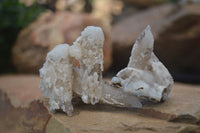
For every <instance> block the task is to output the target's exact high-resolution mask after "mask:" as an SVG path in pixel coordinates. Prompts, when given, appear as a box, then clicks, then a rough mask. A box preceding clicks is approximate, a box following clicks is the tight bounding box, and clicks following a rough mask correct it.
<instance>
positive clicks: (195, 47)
mask: <svg viewBox="0 0 200 133" xmlns="http://www.w3.org/2000/svg"><path fill="white" fill-rule="evenodd" d="M199 8H200V5H190V6H185V7H184V8H183V9H182V13H183V12H184V13H183V14H182V15H181V16H179V17H178V18H177V19H176V20H174V21H173V22H171V23H170V24H169V25H167V26H166V28H165V29H164V30H163V31H162V32H161V33H160V34H159V36H158V37H157V39H156V41H155V53H156V54H157V56H158V58H159V59H160V60H162V62H163V63H164V64H165V65H166V67H167V68H168V69H169V70H170V71H172V72H174V73H177V72H179V73H189V72H191V73H192V72H193V73H197V72H200V63H199V61H198V60H199V57H200V52H199V51H200V45H199V44H200V38H199V36H200V10H199ZM175 78H176V77H175ZM177 78H179V77H177ZM181 78H182V77H181ZM185 78H188V80H191V81H192V80H195V79H194V77H185ZM179 79H180V78H179ZM198 79H199V77H198ZM180 80H184V79H180ZM196 80H197V79H196ZM196 82H200V80H198V81H196Z"/></svg>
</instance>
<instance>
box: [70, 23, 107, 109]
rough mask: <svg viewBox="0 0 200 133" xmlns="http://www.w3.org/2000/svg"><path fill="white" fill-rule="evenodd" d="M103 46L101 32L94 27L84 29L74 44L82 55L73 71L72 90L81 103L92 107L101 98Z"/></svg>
mask: <svg viewBox="0 0 200 133" xmlns="http://www.w3.org/2000/svg"><path fill="white" fill-rule="evenodd" d="M103 44H104V34H103V31H102V29H101V28H99V27H94V26H88V27H87V28H85V29H84V31H82V32H81V36H80V37H79V38H78V39H77V40H76V42H74V45H79V46H80V47H81V52H82V55H83V56H82V58H81V59H80V60H79V63H80V68H76V69H75V73H76V74H75V75H76V76H75V77H76V79H75V81H76V82H74V84H75V85H74V90H75V92H77V93H78V94H79V95H81V98H82V100H83V102H85V103H91V104H93V105H94V104H95V103H98V102H99V100H100V98H101V96H102V89H103V82H102V81H103V80H102V71H103ZM79 88H81V89H79Z"/></svg>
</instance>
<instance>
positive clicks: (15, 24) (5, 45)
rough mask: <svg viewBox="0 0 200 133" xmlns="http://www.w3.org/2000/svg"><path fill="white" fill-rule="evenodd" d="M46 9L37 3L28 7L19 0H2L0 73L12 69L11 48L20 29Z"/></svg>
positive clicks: (0, 16)
mask: <svg viewBox="0 0 200 133" xmlns="http://www.w3.org/2000/svg"><path fill="white" fill-rule="evenodd" d="M44 10H45V9H44V8H43V7H41V6H38V5H37V4H33V5H31V6H29V7H27V6H25V5H24V4H23V3H20V2H19V1H18V0H0V73H3V72H9V71H10V70H11V69H12V67H11V48H12V46H13V44H14V42H15V40H16V38H17V35H18V33H19V31H20V30H21V29H22V28H24V27H26V26H27V25H28V24H29V23H31V22H32V21H33V20H35V19H36V18H37V16H38V15H39V14H40V13H41V12H43V11H44Z"/></svg>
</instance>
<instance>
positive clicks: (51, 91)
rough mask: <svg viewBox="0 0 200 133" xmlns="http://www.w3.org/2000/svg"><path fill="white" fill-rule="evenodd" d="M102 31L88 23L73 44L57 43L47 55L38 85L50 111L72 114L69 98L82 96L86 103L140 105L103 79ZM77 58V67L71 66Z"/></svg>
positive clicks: (132, 96)
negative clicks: (46, 99)
mask: <svg viewBox="0 0 200 133" xmlns="http://www.w3.org/2000/svg"><path fill="white" fill-rule="evenodd" d="M103 44H104V34H103V31H102V29H101V28H99V27H93V26H89V27H87V28H85V29H84V31H83V32H81V36H80V37H78V38H77V40H76V41H75V42H74V43H73V45H72V46H69V45H68V44H60V45H57V46H56V47H55V48H54V49H53V50H52V51H50V52H49V53H48V54H47V57H46V62H45V63H44V65H43V67H42V68H41V69H40V77H41V78H42V80H41V83H40V88H41V90H42V92H43V95H44V96H47V97H48V98H49V104H50V108H49V109H50V111H51V112H55V110H59V109H60V110H62V111H64V112H66V113H67V114H68V115H69V116H71V115H72V111H73V106H72V102H71V101H72V98H73V97H77V96H78V97H81V99H82V101H83V102H84V103H86V104H92V105H94V104H96V103H105V104H111V105H116V106H128V107H141V106H142V105H141V103H140V101H139V100H138V99H137V98H136V97H135V96H134V95H130V94H128V93H126V92H124V91H123V90H122V89H119V88H115V87H112V86H110V85H109V84H108V83H106V82H104V81H103V79H102V71H103ZM74 59H76V60H77V61H78V62H79V64H80V67H73V63H74Z"/></svg>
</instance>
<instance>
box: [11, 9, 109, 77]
mask: <svg viewBox="0 0 200 133" xmlns="http://www.w3.org/2000/svg"><path fill="white" fill-rule="evenodd" d="M91 25H92V26H100V27H102V29H103V31H104V35H105V43H104V70H107V69H108V68H109V66H110V64H111V61H112V60H111V53H112V51H111V40H110V32H109V31H108V30H107V29H105V28H104V27H103V24H102V23H101V20H99V19H97V18H94V17H92V16H91V15H89V14H74V13H69V12H64V11H58V12H55V13H53V12H46V13H44V14H42V15H41V16H40V17H39V18H38V19H37V20H36V21H35V22H33V23H32V24H30V25H29V26H28V27H26V28H25V29H24V30H22V31H21V32H20V34H19V36H18V38H17V41H16V44H15V46H14V47H13V52H12V53H13V55H12V57H13V63H14V65H15V67H16V68H17V71H18V72H20V73H38V71H39V69H40V68H41V67H42V65H43V63H44V61H45V58H46V55H47V52H48V51H50V50H51V49H52V48H53V47H54V46H55V45H58V44H63V43H67V44H70V45H72V43H73V42H74V41H75V40H76V38H77V37H78V36H79V35H80V33H81V31H82V30H83V29H84V28H85V27H86V26H91Z"/></svg>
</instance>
